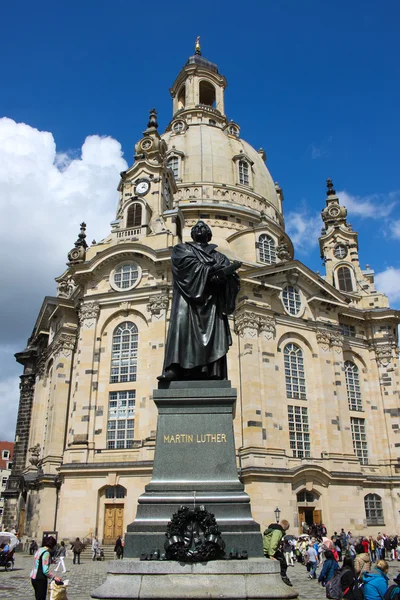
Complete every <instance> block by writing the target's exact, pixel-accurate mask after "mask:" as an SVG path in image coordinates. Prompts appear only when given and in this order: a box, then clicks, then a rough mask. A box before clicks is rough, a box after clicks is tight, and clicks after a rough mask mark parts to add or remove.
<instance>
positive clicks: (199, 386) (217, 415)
mask: <svg viewBox="0 0 400 600" xmlns="http://www.w3.org/2000/svg"><path fill="white" fill-rule="evenodd" d="M236 397H237V394H236V390H235V389H233V388H231V384H230V381H173V382H168V383H165V384H163V383H161V384H160V388H159V389H157V390H154V392H153V399H154V402H155V404H156V405H157V408H158V421H157V438H156V449H155V457H154V465H153V476H152V480H151V482H150V483H149V484H148V485H147V486H146V489H145V492H144V494H142V495H141V496H140V497H139V502H138V508H137V514H136V518H135V520H134V521H133V523H131V524H130V525H128V527H127V532H126V534H125V547H124V556H125V558H140V556H141V555H142V554H143V553H145V554H150V553H152V552H154V551H156V550H158V551H159V552H160V554H162V553H163V552H164V543H165V541H166V538H165V533H166V529H167V524H168V522H169V521H170V520H171V519H172V516H173V514H174V513H176V512H177V511H178V510H179V508H180V506H182V505H186V506H188V507H191V508H196V507H200V506H204V507H205V509H206V510H207V511H208V512H210V513H212V514H213V515H215V518H216V520H217V523H218V526H219V528H220V530H221V534H222V538H223V541H224V542H225V545H226V548H225V550H226V553H227V554H228V555H229V552H230V551H231V550H232V549H233V548H237V549H238V551H239V552H242V551H244V550H245V551H246V552H247V554H248V556H249V557H253V558H256V557H260V556H262V555H263V550H262V537H261V533H260V526H259V525H258V523H256V522H255V521H254V519H253V517H252V515H251V507H250V498H249V496H248V494H246V492H245V491H244V485H243V483H241V482H240V481H239V479H238V470H237V465H236V454H235V440H234V432H233V410H234V406H235V403H236Z"/></svg>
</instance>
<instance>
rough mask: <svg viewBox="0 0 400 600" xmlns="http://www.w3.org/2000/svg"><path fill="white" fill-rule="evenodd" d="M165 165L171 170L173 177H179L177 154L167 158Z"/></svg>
mask: <svg viewBox="0 0 400 600" xmlns="http://www.w3.org/2000/svg"><path fill="white" fill-rule="evenodd" d="M167 167H168V168H169V169H171V170H172V172H173V174H174V177H175V179H177V178H178V177H179V158H178V157H177V156H171V157H170V158H169V159H168V162H167Z"/></svg>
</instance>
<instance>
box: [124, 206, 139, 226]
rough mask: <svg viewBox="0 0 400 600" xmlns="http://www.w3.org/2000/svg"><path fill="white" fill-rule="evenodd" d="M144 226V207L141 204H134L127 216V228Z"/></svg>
mask: <svg viewBox="0 0 400 600" xmlns="http://www.w3.org/2000/svg"><path fill="white" fill-rule="evenodd" d="M141 225H142V205H141V204H139V202H136V203H135V204H132V205H131V206H130V207H129V208H128V212H127V215H126V226H127V227H140V226H141Z"/></svg>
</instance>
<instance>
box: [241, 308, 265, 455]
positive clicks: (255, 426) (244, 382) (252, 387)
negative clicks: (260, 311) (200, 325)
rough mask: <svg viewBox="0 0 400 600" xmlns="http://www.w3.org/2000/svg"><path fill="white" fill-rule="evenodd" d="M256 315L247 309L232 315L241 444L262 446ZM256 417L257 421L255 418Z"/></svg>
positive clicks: (257, 323) (257, 321) (257, 317)
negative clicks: (237, 349)
mask: <svg viewBox="0 0 400 600" xmlns="http://www.w3.org/2000/svg"><path fill="white" fill-rule="evenodd" d="M258 327H259V316H258V315H257V314H256V313H254V312H252V311H249V310H241V311H240V312H238V313H237V314H236V315H235V333H237V335H238V337H239V339H238V342H239V371H240V382H241V383H240V387H241V398H242V423H243V445H244V446H245V447H246V446H261V444H262V422H261V419H260V416H259V415H258V416H257V412H256V411H257V410H258V411H259V410H260V386H259V381H260V368H259V348H258V342H259V341H258ZM256 417H257V418H256Z"/></svg>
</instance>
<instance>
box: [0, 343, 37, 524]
mask: <svg viewBox="0 0 400 600" xmlns="http://www.w3.org/2000/svg"><path fill="white" fill-rule="evenodd" d="M20 354H21V355H22V354H23V353H22V352H21V353H20ZM18 356H19V355H16V357H17V360H18V361H19V362H20V361H21V360H22V357H21V358H20V359H18ZM29 358H32V355H31V356H30V357H29ZM19 389H20V395H19V407H18V417H17V427H16V433H15V444H14V453H13V466H12V470H11V475H10V477H9V479H8V482H7V489H6V490H4V492H3V496H4V512H3V528H4V530H5V531H9V530H10V529H12V528H13V527H14V525H15V524H18V499H19V494H20V481H21V474H22V472H23V470H24V468H25V464H26V458H27V453H28V444H29V429H30V422H31V413H32V404H33V396H34V392H35V375H34V374H33V364H32V363H31V362H30V361H29V360H28V361H27V362H26V363H25V372H24V375H21V383H20V384H19Z"/></svg>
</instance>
